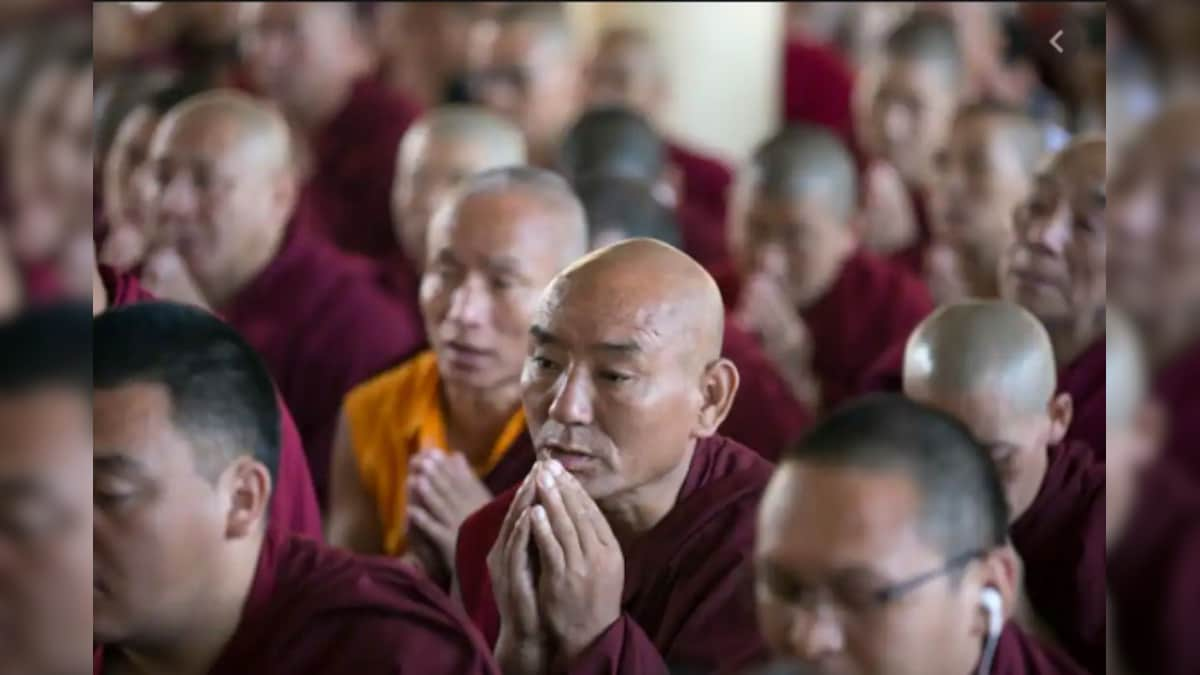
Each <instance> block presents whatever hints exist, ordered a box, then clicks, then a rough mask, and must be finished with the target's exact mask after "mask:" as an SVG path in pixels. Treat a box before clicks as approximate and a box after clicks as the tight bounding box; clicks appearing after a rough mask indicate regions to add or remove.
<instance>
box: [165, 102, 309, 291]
mask: <svg viewBox="0 0 1200 675" xmlns="http://www.w3.org/2000/svg"><path fill="white" fill-rule="evenodd" d="M243 135H244V134H242V132H241V131H240V130H238V129H236V128H235V125H234V123H233V122H232V121H230V120H229V119H227V118H222V117H220V116H217V115H215V114H214V115H207V114H201V115H194V116H192V118H191V119H186V118H185V119H178V120H177V119H175V118H171V117H168V118H167V119H166V120H165V121H164V122H163V123H162V124H160V125H159V128H158V129H157V130H156V132H155V136H154V141H153V143H152V144H151V161H152V168H153V171H154V180H155V195H156V199H155V203H154V211H155V214H156V216H157V220H158V225H159V227H161V228H163V229H164V230H165V232H164V237H165V238H166V239H167V240H168V241H172V242H174V244H175V246H176V247H177V249H178V251H179V254H180V255H181V256H182V257H183V259H184V261H185V262H186V263H187V265H188V269H189V270H190V271H191V273H192V275H193V276H195V278H196V280H197V281H198V282H199V283H200V284H201V286H202V288H204V289H206V290H207V289H213V288H222V287H224V286H225V285H226V284H228V283H229V280H230V279H241V278H242V277H244V276H245V274H246V270H245V269H244V268H245V267H246V265H247V264H248V263H247V260H248V259H249V257H250V256H257V255H260V254H261V252H262V250H264V248H269V247H270V246H272V245H273V241H274V239H275V238H276V236H277V235H278V232H279V231H280V230H282V228H283V227H284V226H285V224H286V220H287V217H288V214H289V213H290V210H291V208H292V206H293V198H294V191H293V189H292V188H293V186H292V183H291V178H290V175H288V174H287V172H286V170H284V169H276V170H271V167H270V165H271V162H270V161H266V160H264V158H263V155H262V153H263V152H267V151H266V150H264V149H261V148H258V147H257V146H258V144H257V143H254V142H252V140H249V139H245V138H243V137H242V136H243Z"/></svg>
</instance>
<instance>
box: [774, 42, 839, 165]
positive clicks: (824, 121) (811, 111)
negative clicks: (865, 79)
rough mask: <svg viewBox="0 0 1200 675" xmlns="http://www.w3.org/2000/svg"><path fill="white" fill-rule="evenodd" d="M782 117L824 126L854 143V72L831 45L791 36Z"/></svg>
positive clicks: (785, 56) (784, 72)
mask: <svg viewBox="0 0 1200 675" xmlns="http://www.w3.org/2000/svg"><path fill="white" fill-rule="evenodd" d="M781 75H782V78H783V96H782V97H781V99H782V100H781V103H782V104H783V120H784V122H805V123H808V124H816V125H819V126H823V127H825V128H827V129H829V130H830V131H832V132H834V133H836V134H837V135H838V136H840V137H841V138H842V140H843V142H845V143H846V144H847V146H853V145H854V117H853V115H852V114H851V108H850V98H851V95H852V93H853V91H854V72H853V71H852V70H851V68H850V66H849V65H848V64H847V63H846V60H845V59H844V58H842V55H841V53H839V52H838V50H837V49H836V48H834V47H833V46H831V45H826V44H821V43H819V42H813V41H810V40H807V39H804V38H802V37H799V36H795V35H793V36H789V37H788V39H787V40H786V41H785V42H784V46H783V68H782V70H781Z"/></svg>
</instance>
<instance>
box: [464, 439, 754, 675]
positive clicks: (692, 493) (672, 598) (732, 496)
mask: <svg viewBox="0 0 1200 675" xmlns="http://www.w3.org/2000/svg"><path fill="white" fill-rule="evenodd" d="M770 476H771V465H770V464H769V463H768V462H766V461H764V460H763V459H762V458H760V457H758V456H757V455H756V454H755V453H754V452H753V451H751V450H749V449H748V448H745V447H744V446H742V445H740V444H738V443H736V442H734V441H731V440H728V439H725V438H722V437H720V436H714V437H712V438H707V439H704V440H702V441H700V442H698V443H697V445H696V449H695V452H694V454H693V457H692V461H691V465H690V466H689V469H688V474H687V477H686V478H685V479H684V483H683V486H682V488H681V489H680V492H679V497H678V500H677V501H676V503H675V507H674V508H673V509H672V510H671V511H670V512H669V513H668V514H667V515H666V517H664V518H663V520H662V521H660V522H659V523H658V524H657V525H655V526H654V527H653V528H652V529H651V530H650V531H649V532H647V533H645V534H644V535H642V537H641V538H639V539H638V540H637V541H636V542H634V543H633V544H632V546H631V547H630V548H629V550H626V551H624V556H625V587H624V591H623V593H622V601H621V609H622V612H623V613H622V616H621V618H620V619H619V620H618V621H617V623H615V624H614V625H613V626H612V627H610V628H609V629H608V630H607V631H606V632H605V633H604V634H602V635H601V636H600V638H599V639H598V640H596V641H595V642H594V643H593V644H592V645H591V646H590V647H589V648H588V649H587V650H585V651H584V652H583V653H582V654H580V655H579V657H578V658H577V659H575V660H574V661H573V662H572V663H571V664H570V665H569V669H568V672H569V673H570V674H571V675H576V674H578V675H592V674H593V673H595V674H599V673H611V674H613V675H616V674H618V673H620V674H622V675H623V674H625V673H646V674H654V675H658V674H660V673H661V674H664V675H665V674H666V673H667V672H669V671H668V666H669V667H671V668H681V669H683V668H692V669H697V670H699V671H700V672H720V671H725V670H736V669H738V668H742V667H744V666H746V665H749V664H752V663H756V662H759V661H761V660H762V658H763V657H764V655H765V646H764V645H763V642H762V638H761V636H760V635H759V634H758V628H757V621H756V618H755V610H754V593H753V583H752V579H751V569H750V558H751V555H752V546H753V537H754V523H755V517H756V512H757V509H758V502H759V499H760V498H761V496H762V492H763V490H764V489H765V488H766V484H767V481H768V480H769V479H770ZM515 494H516V488H515V487H514V488H512V489H510V490H508V491H506V492H505V493H504V494H502V495H500V496H499V497H497V498H496V499H495V500H493V501H492V502H491V503H489V504H488V505H487V506H485V507H484V508H482V509H480V510H479V511H477V512H476V513H475V514H474V515H472V516H471V517H470V518H468V519H467V521H466V522H465V523H464V524H463V527H462V529H461V530H460V531H459V539H458V551H457V556H456V557H457V574H458V581H459V585H460V589H461V591H462V600H463V606H464V607H465V608H466V610H467V614H468V615H469V616H470V617H471V619H472V621H474V622H475V624H476V625H477V626H478V627H480V628H481V629H482V631H483V634H484V637H485V639H486V640H487V641H488V642H489V644H495V642H496V639H497V637H498V635H499V629H500V617H499V613H498V611H497V609H496V603H495V600H494V598H493V595H492V586H491V580H490V576H489V573H488V569H487V554H488V551H489V550H490V549H491V548H492V545H493V544H494V543H495V541H496V538H497V536H498V535H499V532H500V526H501V524H502V523H503V521H504V516H505V514H506V513H507V511H508V508H509V505H510V504H511V503H512V500H513V497H514V495H515Z"/></svg>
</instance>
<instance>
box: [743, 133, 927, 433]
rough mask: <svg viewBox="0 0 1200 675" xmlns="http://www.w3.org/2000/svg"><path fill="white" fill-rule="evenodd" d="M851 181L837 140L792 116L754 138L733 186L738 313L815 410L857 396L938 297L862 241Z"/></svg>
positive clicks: (853, 175)
mask: <svg viewBox="0 0 1200 675" xmlns="http://www.w3.org/2000/svg"><path fill="white" fill-rule="evenodd" d="M857 187H858V182H857V174H856V172H855V168H854V162H853V160H852V159H851V157H850V154H849V153H848V152H847V151H846V149H845V147H844V146H843V145H842V143H841V142H840V141H839V140H838V139H837V137H836V136H834V135H833V134H832V133H831V132H829V131H826V130H824V129H821V128H819V127H813V126H804V125H795V126H792V127H789V128H788V129H787V130H785V131H782V132H780V133H778V134H776V135H775V136H773V137H771V138H770V139H768V140H767V141H766V142H765V143H763V144H762V145H761V146H759V148H758V149H757V150H756V151H755V154H754V157H753V159H752V160H751V162H750V164H749V166H748V167H747V168H746V169H745V170H744V172H743V174H742V175H741V176H739V185H738V189H737V192H736V199H735V208H734V214H733V219H732V223H731V227H732V229H731V231H730V237H731V247H732V249H733V255H734V260H735V261H736V264H737V268H738V270H739V271H740V273H741V278H742V280H743V286H742V289H741V293H740V297H739V299H738V304H737V310H735V316H737V317H738V318H739V320H740V321H741V323H742V325H744V326H745V327H746V328H747V329H749V330H750V331H752V332H754V333H756V334H758V335H759V337H760V339H761V340H762V344H763V347H764V349H765V351H766V353H767V356H768V357H770V358H771V360H772V362H773V363H774V364H775V366H776V368H778V369H779V371H780V373H781V374H782V375H783V376H784V378H785V379H786V380H787V381H788V383H789V385H791V387H792V390H793V392H794V393H795V395H796V397H797V398H798V399H799V400H800V401H801V402H803V403H805V404H807V405H808V407H809V408H810V409H811V410H814V411H817V412H818V414H820V412H821V411H829V410H832V409H833V408H835V407H837V406H838V405H839V404H840V403H842V402H843V401H844V400H846V399H847V398H849V397H851V396H853V395H854V394H856V393H857V391H858V389H859V383H860V382H861V381H862V378H863V377H864V376H865V374H866V373H867V370H868V368H870V367H871V366H872V365H873V364H874V362H875V361H876V359H878V358H879V356H880V355H881V354H882V353H883V352H884V350H886V349H887V348H888V347H889V346H891V345H892V344H894V343H896V342H897V341H899V340H901V339H903V338H904V337H905V336H907V335H908V334H909V333H910V332H911V331H912V329H913V328H914V327H915V326H916V325H917V323H918V322H919V321H920V320H921V319H923V318H924V317H925V315H926V314H928V313H929V311H930V310H931V309H932V306H933V303H932V300H930V298H929V293H928V291H926V289H925V287H924V285H923V284H921V282H920V281H919V280H918V279H917V278H916V277H914V276H913V275H912V274H911V273H909V272H908V271H907V270H905V269H904V268H902V267H901V266H899V265H898V264H896V263H894V262H890V261H887V260H884V259H883V258H880V257H878V256H876V255H875V254H873V253H870V252H869V251H867V250H865V248H864V247H863V246H862V245H861V243H860V239H859V237H858V235H857V234H856V232H855V230H854V229H853V226H852V224H851V218H852V214H853V212H854V205H855V202H856V194H857Z"/></svg>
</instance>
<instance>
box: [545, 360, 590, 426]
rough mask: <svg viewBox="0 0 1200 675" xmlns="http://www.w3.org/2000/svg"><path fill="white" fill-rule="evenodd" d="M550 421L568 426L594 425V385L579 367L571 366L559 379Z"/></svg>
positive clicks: (551, 406)
mask: <svg viewBox="0 0 1200 675" xmlns="http://www.w3.org/2000/svg"><path fill="white" fill-rule="evenodd" d="M550 419H552V420H554V421H556V422H558V423H559V424H563V425H566V426H570V425H581V424H591V423H592V385H591V382H590V381H589V379H588V378H587V377H586V376H585V375H584V373H583V372H582V369H581V368H579V367H578V366H571V367H570V368H568V369H567V371H566V372H565V373H564V374H563V376H562V377H561V378H559V386H558V390H557V391H556V392H555V393H554V400H553V401H552V402H551V403H550Z"/></svg>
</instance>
